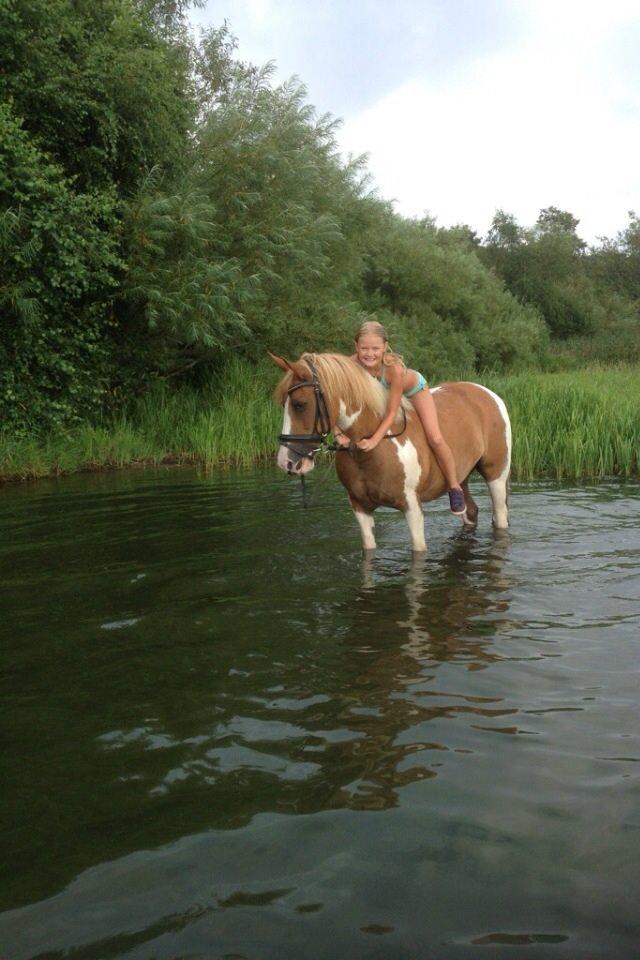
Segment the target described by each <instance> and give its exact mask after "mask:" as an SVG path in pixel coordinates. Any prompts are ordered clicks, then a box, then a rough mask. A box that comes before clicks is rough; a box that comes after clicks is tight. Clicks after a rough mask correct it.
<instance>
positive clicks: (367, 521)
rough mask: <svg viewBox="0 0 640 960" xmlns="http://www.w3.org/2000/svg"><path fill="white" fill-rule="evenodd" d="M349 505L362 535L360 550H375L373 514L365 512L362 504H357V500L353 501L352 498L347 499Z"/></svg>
mask: <svg viewBox="0 0 640 960" xmlns="http://www.w3.org/2000/svg"><path fill="white" fill-rule="evenodd" d="M349 503H350V504H351V509H352V510H353V512H354V514H355V518H356V520H357V521H358V524H359V526H360V533H361V535H362V549H363V550H375V549H376V546H377V544H376V538H375V535H374V530H375V522H374V519H373V513H369V512H367V511H366V510H365V509H364V508H363V506H362V504H361V503H358V501H357V500H354V499H353V497H349Z"/></svg>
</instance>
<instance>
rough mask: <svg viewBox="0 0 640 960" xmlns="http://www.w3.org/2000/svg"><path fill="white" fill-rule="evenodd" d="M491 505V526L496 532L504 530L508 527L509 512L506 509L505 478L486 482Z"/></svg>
mask: <svg viewBox="0 0 640 960" xmlns="http://www.w3.org/2000/svg"><path fill="white" fill-rule="evenodd" d="M487 486H488V487H489V493H490V494H491V503H492V505H493V525H494V527H495V528H496V530H506V529H507V527H508V526H509V510H508V508H507V477H499V478H498V479H497V480H487Z"/></svg>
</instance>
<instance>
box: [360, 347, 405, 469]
mask: <svg viewBox="0 0 640 960" xmlns="http://www.w3.org/2000/svg"><path fill="white" fill-rule="evenodd" d="M384 373H385V377H386V379H387V382H388V384H389V399H388V401H387V410H386V413H385V415H384V417H383V418H382V420H381V421H380V424H379V426H378V427H377V428H376V430H375V432H374V433H373V434H372V435H371V436H370V437H369V438H368V439H366V440H360V441H358V444H357V446H358V448H359V449H360V450H373V449H375V447H377V446H378V444H379V443H380V441H381V440H382V438H383V437H384V435H385V433H386V432H387V430H388V429H389V427H390V426H391V424H392V423H393V421H394V420H395V418H396V414H397V412H398V407H399V406H400V401H401V399H402V387H403V385H404V367H403V366H402V365H401V364H399V363H393V364H391V365H390V366H388V367H385V368H384Z"/></svg>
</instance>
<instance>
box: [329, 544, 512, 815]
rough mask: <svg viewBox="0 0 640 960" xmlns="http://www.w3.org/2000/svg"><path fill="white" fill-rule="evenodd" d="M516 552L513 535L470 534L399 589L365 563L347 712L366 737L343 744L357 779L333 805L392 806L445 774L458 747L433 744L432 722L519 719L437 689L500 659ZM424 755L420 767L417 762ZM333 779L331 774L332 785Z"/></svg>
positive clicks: (424, 563)
mask: <svg viewBox="0 0 640 960" xmlns="http://www.w3.org/2000/svg"><path fill="white" fill-rule="evenodd" d="M508 549H509V538H508V535H502V536H499V537H495V538H494V539H492V540H491V541H490V542H489V544H488V545H483V544H481V543H480V542H479V541H478V540H477V539H476V538H475V537H473V536H469V535H463V536H460V537H457V538H454V539H453V540H452V541H451V542H450V544H449V545H448V549H447V550H446V552H445V554H444V556H443V557H440V558H438V561H437V563H433V562H430V560H429V559H428V557H427V556H425V555H414V557H413V559H412V562H411V566H410V569H409V572H408V574H407V577H406V579H405V581H404V582H399V583H394V584H390V583H388V582H385V579H384V577H381V578H380V579H378V578H377V576H376V559H375V556H371V555H365V556H364V557H363V560H362V588H361V590H360V592H359V596H358V598H357V599H358V600H359V601H360V602H359V603H356V604H355V605H354V610H355V611H356V613H355V615H354V617H353V623H352V625H351V629H350V632H349V637H348V640H347V646H348V648H349V650H350V651H351V653H352V655H353V656H354V658H356V659H357V660H358V662H359V664H360V665H361V667H362V669H361V672H358V673H357V674H355V675H354V676H353V677H352V679H351V687H350V701H351V702H350V703H349V704H348V706H347V708H346V710H345V711H344V712H343V714H342V717H343V720H344V723H345V726H348V727H349V729H351V730H356V731H359V732H360V733H361V735H362V736H361V737H358V738H357V739H354V740H353V741H351V742H349V743H346V744H344V745H343V746H342V750H343V753H344V754H345V755H346V754H348V755H349V760H350V763H348V764H347V766H348V767H349V769H350V771H351V772H352V773H355V774H356V775H355V777H353V778H352V779H351V780H350V782H349V784H348V785H344V784H341V785H339V786H338V787H337V789H336V792H335V793H334V794H333V796H332V797H331V801H330V803H331V805H332V806H341V805H346V806H348V807H351V808H355V809H383V808H385V807H391V806H394V805H396V804H397V802H398V792H397V791H398V789H399V788H400V787H402V786H404V785H405V784H407V783H411V782H414V781H417V780H425V779H428V778H431V777H434V776H436V774H437V767H438V766H439V761H438V760H437V759H433V755H434V753H435V754H436V755H437V753H438V752H439V751H446V750H447V749H448V747H447V746H446V745H445V744H443V743H438V742H433V739H432V737H430V736H429V730H428V728H426V727H424V726H423V725H424V724H425V723H427V722H429V721H432V720H439V719H442V718H451V719H455V718H456V717H458V716H460V715H464V714H471V715H474V716H478V717H484V718H492V717H499V716H505V715H508V714H512V713H515V712H516V711H515V710H513V709H509V708H504V707H500V706H491V707H490V706H488V704H493V703H499V702H500V700H499V698H494V697H487V698H485V697H478V696H471V695H464V694H455V693H449V692H446V693H445V692H444V691H442V690H440V689H439V688H438V687H437V685H436V681H437V677H438V667H439V666H440V665H441V664H442V663H443V662H446V661H459V662H462V663H464V664H465V665H466V667H467V669H469V670H481V669H484V668H485V667H486V666H488V665H489V664H491V663H492V662H494V661H495V660H497V659H500V657H499V655H498V654H497V653H496V652H495V651H494V650H493V646H492V642H493V633H494V630H495V628H496V626H497V623H500V622H501V621H498V622H497V623H496V622H495V621H492V622H491V623H490V622H489V620H488V617H489V616H493V617H495V616H496V615H499V616H500V617H503V615H504V613H505V612H506V611H507V610H508V607H509V592H508V591H509V578H508V576H506V575H505V573H504V571H503V567H504V562H505V559H506V557H507V555H508ZM372 623H373V624H375V630H373V629H372ZM485 704H487V705H485ZM417 754H420V761H419V762H416V760H414V759H413V758H414V756H415V755H417ZM427 757H428V758H429V761H428V762H427V759H426V758H427ZM332 766H333V769H334V770H335V764H333V765H332ZM330 775H331V774H330V772H329V771H326V772H325V777H326V778H327V779H329V778H330Z"/></svg>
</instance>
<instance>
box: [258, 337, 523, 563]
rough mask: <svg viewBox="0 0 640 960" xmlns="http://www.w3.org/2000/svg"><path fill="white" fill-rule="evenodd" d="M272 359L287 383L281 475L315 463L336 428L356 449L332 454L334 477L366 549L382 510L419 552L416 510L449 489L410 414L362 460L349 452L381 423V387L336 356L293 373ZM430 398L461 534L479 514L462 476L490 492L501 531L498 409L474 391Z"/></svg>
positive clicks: (507, 459) (506, 459)
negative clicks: (461, 507)
mask: <svg viewBox="0 0 640 960" xmlns="http://www.w3.org/2000/svg"><path fill="white" fill-rule="evenodd" d="M270 356H271V359H272V360H273V361H274V362H275V363H276V364H277V365H278V366H279V367H280V369H281V370H283V371H284V373H285V376H284V377H283V379H282V380H281V381H280V383H279V384H278V387H277V388H276V397H277V398H278V400H279V401H280V402H281V403H282V404H283V406H284V420H283V426H282V433H281V434H280V437H279V439H280V443H281V446H280V449H279V451H278V466H279V467H280V468H281V469H282V470H286V472H287V473H288V474H290V475H293V476H303V475H304V474H306V473H308V472H309V471H310V470H313V467H314V459H313V458H314V455H315V453H316V452H317V451H318V450H319V449H320V447H321V446H322V444H323V443H324V441H325V440H326V437H327V435H328V434H329V433H330V432H331V429H332V427H333V425H334V424H337V425H338V427H339V428H340V430H341V431H342V432H343V433H345V434H346V435H347V436H348V437H349V438H350V439H351V440H352V441H353V442H352V444H351V445H350V447H349V448H348V449H345V450H339V451H338V453H337V454H336V470H337V473H338V477H339V478H340V481H341V482H342V484H343V486H344V487H345V489H346V491H347V493H348V495H349V501H350V503H351V507H352V509H353V512H354V513H355V516H356V519H357V521H358V523H359V525H360V532H361V534H362V547H363V549H364V550H373V549H375V546H376V541H375V536H374V520H373V511H374V510H375V509H376V507H381V506H385V507H395V509H397V510H402V512H403V513H404V515H405V517H406V520H407V523H408V525H409V532H410V535H411V543H412V548H413V550H415V551H423V550H426V549H427V547H426V543H425V537H424V519H423V515H422V507H421V503H422V502H423V501H428V500H434V499H435V498H436V497H439V496H441V495H442V494H443V493H445V492H446V484H445V479H444V477H443V475H442V472H441V470H440V467H439V466H438V463H437V461H436V458H435V457H434V455H433V453H432V452H431V449H430V447H429V445H428V443H427V439H426V437H425V434H424V430H423V428H422V424H421V422H420V420H419V418H418V416H417V414H416V413H415V412H414V410H413V408H412V406H411V404H410V403H409V402H408V401H407V400H404V399H403V400H402V402H401V406H400V408H399V410H398V416H397V418H396V423H395V424H394V425H393V427H392V428H391V430H390V431H389V433H388V435H387V436H386V437H385V438H384V439H383V440H381V441H380V443H379V444H378V446H377V447H376V448H375V449H374V450H371V451H370V452H364V451H362V450H359V449H358V448H357V447H356V446H355V442H356V441H358V440H361V439H362V438H363V437H368V436H370V435H371V434H372V433H373V432H374V430H375V428H376V426H377V425H378V423H379V422H380V420H381V418H382V417H383V416H384V412H385V409H386V403H387V393H386V391H385V389H384V387H382V385H381V384H380V383H379V382H378V381H377V380H376V379H375V378H374V377H372V376H371V374H369V373H367V371H366V370H364V369H363V368H362V367H361V366H360V365H359V364H357V363H356V362H355V361H354V360H351V359H350V358H349V357H345V356H341V355H339V354H333V353H303V354H302V356H301V357H300V359H299V360H297V361H295V362H291V363H290V362H289V361H288V360H285V359H284V358H283V357H275V356H273V354H271V355H270ZM431 393H432V395H433V399H434V401H435V404H436V407H437V410H438V420H439V423H440V429H441V431H442V434H443V436H444V437H445V438H446V440H447V443H448V444H449V446H450V447H451V452H452V453H453V457H454V460H455V464H456V470H457V476H458V479H459V481H460V484H461V486H462V489H463V490H464V496H465V502H466V505H467V509H466V512H465V513H464V514H463V516H462V520H463V523H464V525H465V527H467V528H473V527H475V526H476V523H477V518H478V507H477V504H476V503H475V502H474V500H473V498H472V496H471V494H470V492H469V487H468V478H469V474H470V473H471V472H472V471H473V470H477V471H478V473H480V474H481V476H482V477H483V478H484V480H485V481H486V484H487V486H488V488H489V493H490V495H491V502H492V505H493V525H494V527H496V528H497V529H505V528H506V527H507V526H508V511H507V481H508V478H509V469H510V466H511V424H510V421H509V414H508V413H507V408H506V406H505V404H504V401H503V400H501V399H500V397H498V396H497V395H496V394H495V393H493V392H492V391H491V390H488V389H487V388H486V387H481V386H480V385H479V384H477V383H465V382H453V383H443V384H441V385H440V386H438V387H433V388H432V390H431Z"/></svg>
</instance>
